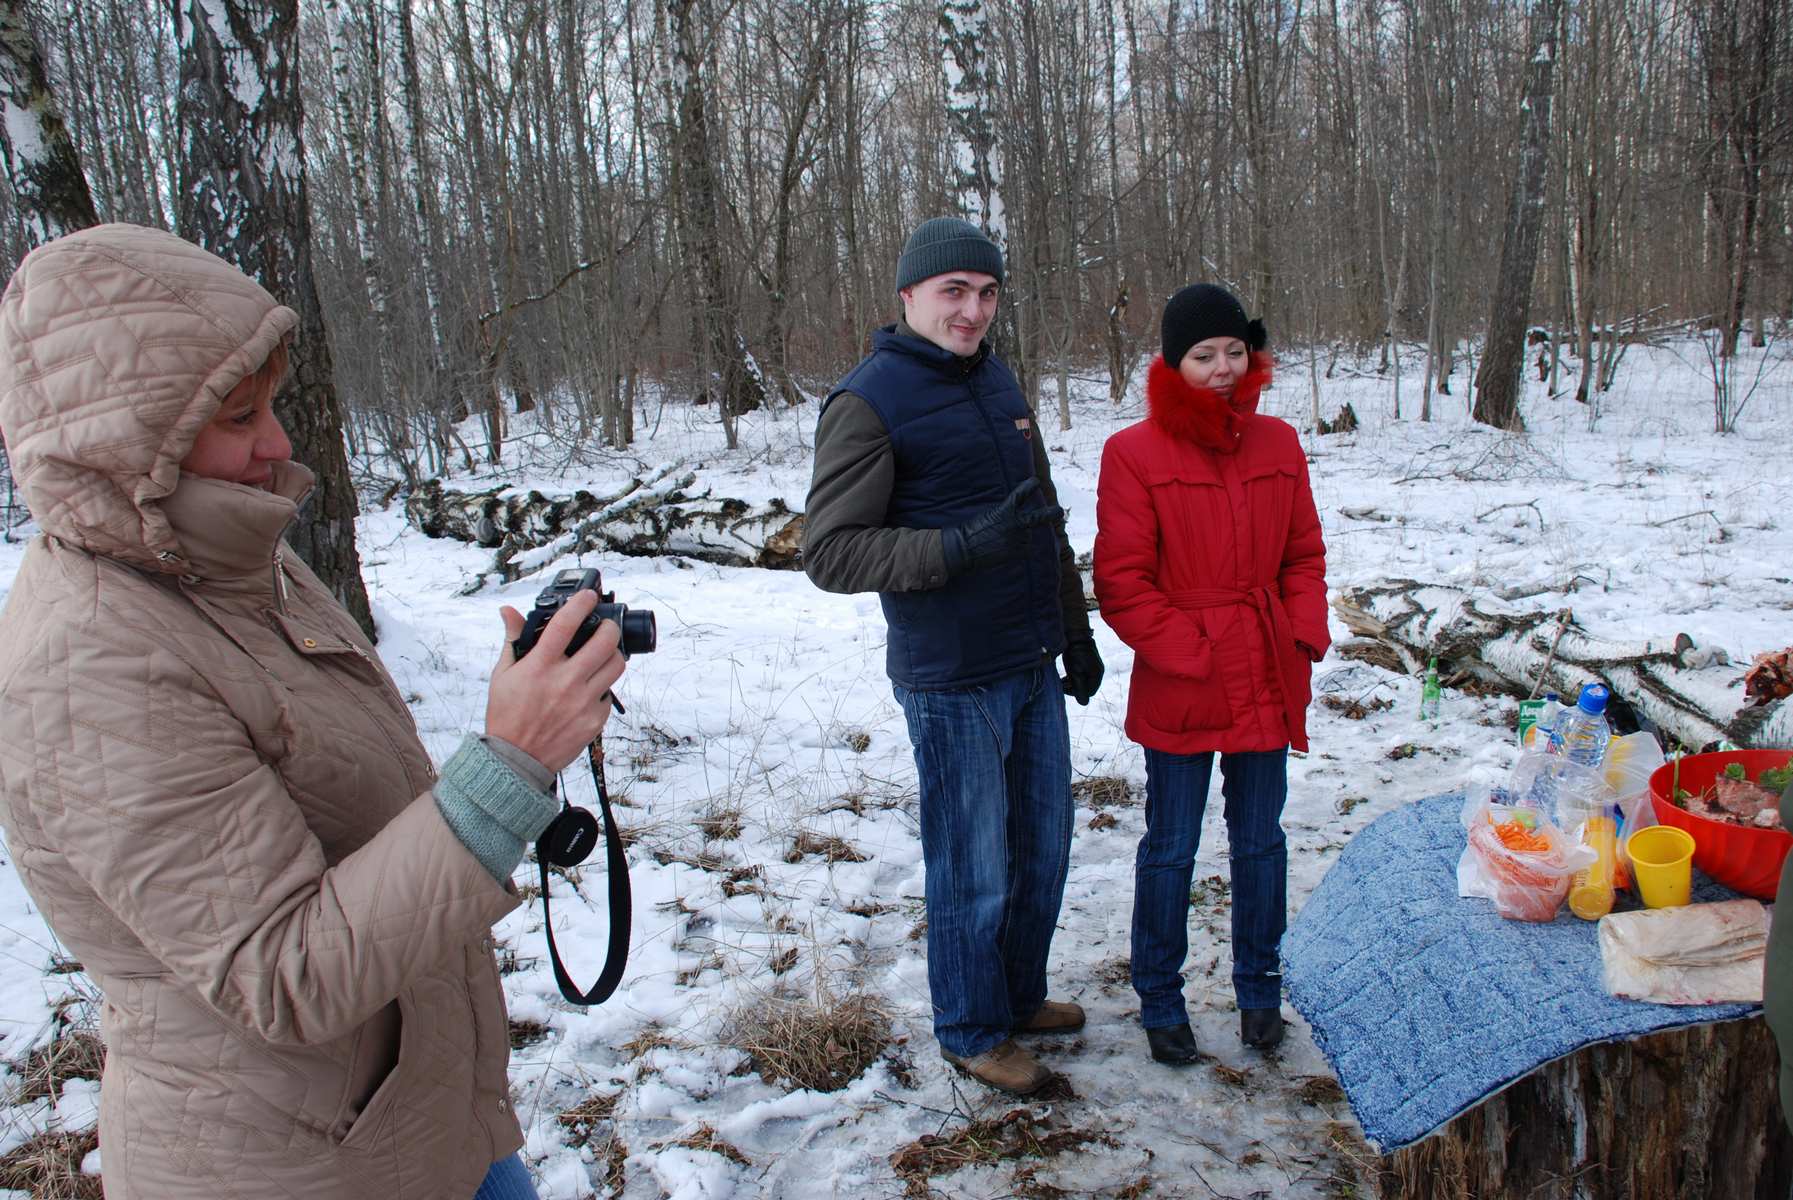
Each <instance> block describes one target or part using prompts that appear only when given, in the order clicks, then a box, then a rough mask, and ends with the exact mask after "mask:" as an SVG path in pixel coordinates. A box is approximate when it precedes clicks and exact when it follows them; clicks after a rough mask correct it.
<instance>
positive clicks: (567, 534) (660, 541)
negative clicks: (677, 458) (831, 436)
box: [405, 464, 803, 589]
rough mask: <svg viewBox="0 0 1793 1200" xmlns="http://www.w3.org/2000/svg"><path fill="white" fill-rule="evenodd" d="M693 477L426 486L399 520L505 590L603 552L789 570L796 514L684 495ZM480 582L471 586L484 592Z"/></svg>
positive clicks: (778, 505) (798, 524) (672, 468)
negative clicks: (486, 555)
mask: <svg viewBox="0 0 1793 1200" xmlns="http://www.w3.org/2000/svg"><path fill="white" fill-rule="evenodd" d="M696 479H697V476H696V474H695V473H694V472H689V471H686V472H683V473H681V472H679V470H678V464H672V465H669V466H666V467H662V468H661V469H660V470H659V471H657V472H655V473H654V474H653V475H650V476H648V477H647V478H645V479H631V480H630V481H629V482H628V484H627V485H626V486H624V487H623V488H621V489H620V490H618V491H616V492H613V493H610V494H608V495H597V494H594V493H592V492H587V491H576V492H573V493H570V494H565V495H554V496H549V495H545V494H543V493H542V492H539V491H533V490H531V491H518V490H516V489H513V488H508V487H499V488H492V489H490V490H488V491H483V492H456V491H450V490H448V489H446V488H444V487H443V486H442V484H441V482H440V481H438V480H433V479H432V480H427V481H425V483H424V484H423V485H422V486H421V487H419V488H418V489H417V490H416V491H414V492H412V493H411V495H410V497H409V498H408V499H407V500H406V501H405V515H406V516H407V517H408V518H409V519H410V520H411V522H412V524H414V525H416V526H417V528H418V529H420V530H422V531H423V532H424V533H425V534H426V535H428V536H430V537H449V538H455V539H457V540H459V541H463V542H474V543H477V544H478V545H481V546H486V547H490V548H491V549H492V550H493V552H494V553H493V557H492V570H491V572H488V574H496V575H497V576H499V578H501V579H503V580H504V581H506V582H509V581H511V580H514V579H520V578H522V577H523V576H525V575H528V574H530V573H532V572H534V571H537V570H540V569H541V568H542V567H544V566H546V565H547V564H548V563H551V562H553V561H555V560H556V559H559V558H562V557H564V556H566V555H568V554H581V553H585V552H586V551H590V550H598V549H602V550H608V551H611V552H612V553H616V554H626V555H632V556H643V555H669V554H670V555H680V556H683V557H685V558H694V559H697V560H699V561H701V562H708V563H715V564H717V565H719V566H729V567H768V568H772V569H774V570H795V569H796V568H797V566H798V551H799V549H800V548H801V546H802V542H803V514H802V513H794V512H792V511H790V509H789V508H788V507H786V506H785V504H784V502H783V501H782V500H779V499H776V498H774V499H772V500H770V501H767V502H766V503H764V504H749V503H748V502H747V501H744V500H736V499H731V498H728V497H722V496H715V495H712V494H711V493H710V492H709V491H707V490H706V491H703V492H701V493H695V494H694V493H692V492H691V491H689V490H688V489H690V488H692V486H693V485H694V484H695V483H696ZM484 582H485V576H484V575H482V576H481V577H480V579H479V580H478V581H477V582H476V583H474V584H473V585H472V586H473V588H474V589H477V588H478V587H480V586H483V584H484Z"/></svg>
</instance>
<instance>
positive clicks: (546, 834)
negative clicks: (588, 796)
mask: <svg viewBox="0 0 1793 1200" xmlns="http://www.w3.org/2000/svg"><path fill="white" fill-rule="evenodd" d="M597 844H598V819H597V818H596V817H594V816H592V815H591V814H590V813H589V812H586V811H585V810H584V809H583V808H563V809H561V810H560V815H559V816H558V817H555V818H554V822H553V824H551V825H549V826H548V828H547V829H546V830H544V831H543V832H542V836H541V838H540V839H539V840H538V841H537V843H536V853H537V854H539V855H541V856H542V857H543V858H544V859H545V860H546V861H547V862H548V863H549V864H550V865H551V866H556V867H576V866H578V865H579V864H580V863H582V862H584V861H585V860H586V859H587V858H589V857H590V856H591V852H592V847H594V846H596V845H597Z"/></svg>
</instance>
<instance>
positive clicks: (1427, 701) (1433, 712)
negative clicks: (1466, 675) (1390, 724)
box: [1419, 658, 1443, 723]
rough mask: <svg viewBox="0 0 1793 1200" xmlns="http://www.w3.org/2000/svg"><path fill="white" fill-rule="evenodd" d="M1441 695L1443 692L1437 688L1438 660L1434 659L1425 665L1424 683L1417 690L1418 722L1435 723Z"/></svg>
mask: <svg viewBox="0 0 1793 1200" xmlns="http://www.w3.org/2000/svg"><path fill="white" fill-rule="evenodd" d="M1442 695H1443V691H1442V689H1441V688H1440V687H1439V686H1438V660H1437V659H1436V658H1434V659H1432V660H1431V661H1430V662H1428V663H1427V664H1426V681H1425V682H1424V683H1423V684H1421V685H1420V689H1419V719H1420V720H1422V721H1426V722H1431V723H1436V722H1437V720H1438V705H1439V700H1440V698H1441V696H1442Z"/></svg>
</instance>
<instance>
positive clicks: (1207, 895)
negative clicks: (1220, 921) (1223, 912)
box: [1189, 875, 1233, 908]
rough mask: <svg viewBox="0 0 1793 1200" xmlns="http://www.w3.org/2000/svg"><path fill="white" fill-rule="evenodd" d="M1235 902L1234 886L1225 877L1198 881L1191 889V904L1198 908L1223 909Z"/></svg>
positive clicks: (1214, 876) (1215, 876)
mask: <svg viewBox="0 0 1793 1200" xmlns="http://www.w3.org/2000/svg"><path fill="white" fill-rule="evenodd" d="M1232 902H1233V885H1232V883H1231V882H1229V881H1228V880H1227V877H1226V876H1224V875H1209V876H1208V877H1207V878H1205V879H1198V880H1196V881H1195V882H1194V883H1193V884H1191V885H1190V888H1189V903H1190V904H1191V905H1193V906H1194V907H1196V908H1204V907H1212V908H1222V907H1227V906H1230V905H1231V904H1232Z"/></svg>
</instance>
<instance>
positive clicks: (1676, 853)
mask: <svg viewBox="0 0 1793 1200" xmlns="http://www.w3.org/2000/svg"><path fill="white" fill-rule="evenodd" d="M1625 852H1626V853H1627V854H1629V855H1630V856H1631V875H1632V878H1634V879H1636V880H1637V894H1638V897H1639V898H1640V899H1641V900H1642V901H1643V902H1644V903H1645V904H1646V905H1648V906H1649V907H1651V908H1675V907H1677V906H1679V905H1682V904H1686V903H1687V901H1688V899H1689V898H1690V897H1691V895H1692V892H1693V835H1692V834H1691V833H1688V832H1687V831H1686V830H1685V829H1677V828H1675V827H1674V826H1673V825H1651V826H1649V827H1647V828H1644V829H1640V830H1638V831H1637V832H1636V833H1634V834H1632V835H1631V836H1630V837H1628V838H1626V839H1625Z"/></svg>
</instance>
